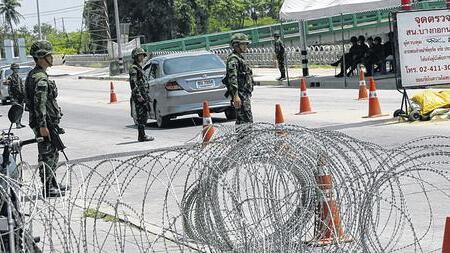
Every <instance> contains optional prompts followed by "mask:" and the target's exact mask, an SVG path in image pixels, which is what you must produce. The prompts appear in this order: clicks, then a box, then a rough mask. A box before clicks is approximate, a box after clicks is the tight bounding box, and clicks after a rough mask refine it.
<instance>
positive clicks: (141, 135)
mask: <svg viewBox="0 0 450 253" xmlns="http://www.w3.org/2000/svg"><path fill="white" fill-rule="evenodd" d="M146 56H147V53H146V52H145V50H144V49H142V48H140V47H138V48H135V49H133V51H132V52H131V57H133V64H131V66H130V68H129V70H128V73H129V75H130V79H129V80H130V88H131V99H132V101H133V102H134V105H135V108H136V115H137V123H138V141H140V142H144V141H153V140H154V138H153V137H151V136H147V135H145V124H146V123H147V119H148V114H149V113H150V97H149V91H150V87H149V84H148V83H147V82H146V81H145V79H144V70H143V69H142V62H143V61H144V58H145V57H146Z"/></svg>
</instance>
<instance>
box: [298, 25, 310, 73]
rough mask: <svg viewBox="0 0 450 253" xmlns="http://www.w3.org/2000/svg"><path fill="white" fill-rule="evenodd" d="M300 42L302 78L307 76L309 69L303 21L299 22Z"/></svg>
mask: <svg viewBox="0 0 450 253" xmlns="http://www.w3.org/2000/svg"><path fill="white" fill-rule="evenodd" d="M300 28H301V30H300V36H301V38H300V40H301V41H302V52H301V55H302V56H303V57H302V72H303V73H302V74H303V77H307V76H309V69H308V45H307V41H306V27H305V20H303V19H302V20H301V21H300Z"/></svg>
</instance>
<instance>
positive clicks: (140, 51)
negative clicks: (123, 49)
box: [131, 47, 147, 59]
mask: <svg viewBox="0 0 450 253" xmlns="http://www.w3.org/2000/svg"><path fill="white" fill-rule="evenodd" d="M141 54H143V55H147V52H145V50H144V49H143V48H141V47H137V48H135V49H133V51H131V57H132V58H133V59H134V58H136V57H137V56H138V55H141Z"/></svg>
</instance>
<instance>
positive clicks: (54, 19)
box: [53, 17, 58, 30]
mask: <svg viewBox="0 0 450 253" xmlns="http://www.w3.org/2000/svg"><path fill="white" fill-rule="evenodd" d="M53 22H55V30H58V28H57V27H56V18H55V17H53Z"/></svg>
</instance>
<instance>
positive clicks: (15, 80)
mask: <svg viewBox="0 0 450 253" xmlns="http://www.w3.org/2000/svg"><path fill="white" fill-rule="evenodd" d="M18 69H19V64H17V63H13V64H11V70H12V72H13V73H12V74H11V75H10V76H9V77H8V79H7V81H6V82H7V83H8V84H9V93H10V95H11V100H12V102H13V103H14V104H18V105H21V106H23V103H24V99H25V87H24V86H23V82H22V78H20V76H19V74H18ZM21 121H22V115H20V117H19V119H18V120H17V122H16V128H22V127H25V126H24V125H22V123H21Z"/></svg>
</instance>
